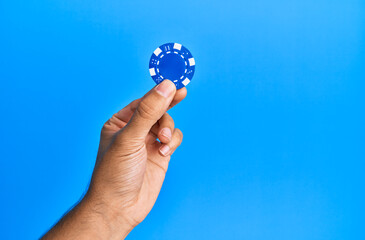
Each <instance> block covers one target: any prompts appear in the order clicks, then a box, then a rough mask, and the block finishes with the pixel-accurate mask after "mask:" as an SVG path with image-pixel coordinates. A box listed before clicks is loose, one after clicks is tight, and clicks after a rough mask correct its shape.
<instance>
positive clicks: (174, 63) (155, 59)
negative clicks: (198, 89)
mask: <svg viewBox="0 0 365 240" xmlns="http://www.w3.org/2000/svg"><path fill="white" fill-rule="evenodd" d="M149 69H150V75H151V77H152V79H153V81H155V83H156V84H159V83H160V82H162V81H163V80H165V79H169V80H171V81H172V82H173V83H174V84H175V86H176V89H180V88H183V87H185V86H186V85H188V84H189V83H190V81H191V79H192V78H193V76H194V71H195V60H194V58H193V55H191V53H190V51H189V50H188V49H187V48H186V47H184V46H182V45H181V44H179V43H166V44H163V45H161V46H159V47H158V48H156V50H155V51H154V52H153V54H152V56H151V59H150V63H149Z"/></svg>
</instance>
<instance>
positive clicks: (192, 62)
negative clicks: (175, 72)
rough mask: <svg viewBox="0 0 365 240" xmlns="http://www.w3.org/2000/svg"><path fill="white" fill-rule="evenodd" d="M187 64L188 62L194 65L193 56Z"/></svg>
mask: <svg viewBox="0 0 365 240" xmlns="http://www.w3.org/2000/svg"><path fill="white" fill-rule="evenodd" d="M189 64H190V66H194V65H195V60H194V58H189Z"/></svg>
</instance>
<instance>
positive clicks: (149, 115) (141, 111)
mask: <svg viewBox="0 0 365 240" xmlns="http://www.w3.org/2000/svg"><path fill="white" fill-rule="evenodd" d="M136 112H137V114H138V115H139V116H140V117H142V118H144V119H147V120H153V119H154V107H153V106H152V104H150V103H148V102H145V101H142V102H140V104H139V106H138V107H137V109H136Z"/></svg>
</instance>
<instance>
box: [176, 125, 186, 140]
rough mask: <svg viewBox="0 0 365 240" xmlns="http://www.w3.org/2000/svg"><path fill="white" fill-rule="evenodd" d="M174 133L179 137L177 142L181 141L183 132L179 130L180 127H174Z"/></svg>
mask: <svg viewBox="0 0 365 240" xmlns="http://www.w3.org/2000/svg"><path fill="white" fill-rule="evenodd" d="M176 133H177V135H178V138H179V142H180V143H181V142H182V140H183V137H184V135H183V133H182V132H181V130H180V129H178V128H177V129H176Z"/></svg>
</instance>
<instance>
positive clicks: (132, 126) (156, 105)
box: [123, 80, 176, 138]
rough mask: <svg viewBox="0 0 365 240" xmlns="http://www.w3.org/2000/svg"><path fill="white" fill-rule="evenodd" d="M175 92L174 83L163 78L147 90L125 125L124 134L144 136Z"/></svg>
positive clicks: (159, 116) (166, 107) (162, 112)
mask: <svg viewBox="0 0 365 240" xmlns="http://www.w3.org/2000/svg"><path fill="white" fill-rule="evenodd" d="M175 93H176V87H175V84H174V83H173V82H172V81H170V80H164V81H163V82H161V83H160V84H159V85H157V86H156V87H154V88H153V89H152V90H151V91H149V92H148V93H147V94H146V95H145V96H144V97H143V98H142V100H141V102H140V103H139V105H138V107H137V109H136V111H135V112H134V115H133V117H132V118H131V120H130V121H129V122H128V124H127V126H125V128H124V130H123V132H124V134H126V135H128V136H129V137H136V138H145V137H146V136H147V134H148V133H149V131H150V130H151V128H152V126H153V125H154V124H155V123H156V122H157V121H158V120H159V119H160V118H161V117H162V115H163V114H164V113H165V112H166V111H167V109H168V107H169V106H170V103H171V101H172V100H173V98H174V95H175Z"/></svg>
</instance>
